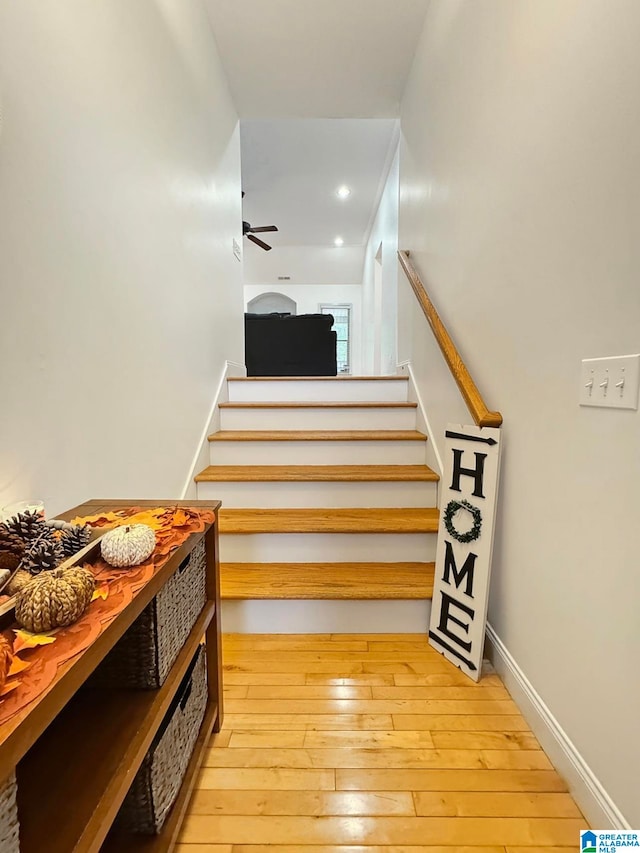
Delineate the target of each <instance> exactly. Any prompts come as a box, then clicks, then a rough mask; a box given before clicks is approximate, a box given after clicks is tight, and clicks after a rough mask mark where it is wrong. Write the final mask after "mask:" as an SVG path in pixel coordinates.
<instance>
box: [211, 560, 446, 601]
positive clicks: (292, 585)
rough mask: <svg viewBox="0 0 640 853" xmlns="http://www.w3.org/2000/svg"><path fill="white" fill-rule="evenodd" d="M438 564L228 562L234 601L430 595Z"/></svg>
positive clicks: (227, 594)
mask: <svg viewBox="0 0 640 853" xmlns="http://www.w3.org/2000/svg"><path fill="white" fill-rule="evenodd" d="M433 575H434V563H222V564H221V566H220V585H221V596H222V598H223V599H225V600H231V599H236V600H237V599H258V598H259V599H306V598H317V599H321V598H322V599H345V598H346V599H427V598H431V597H432V595H433Z"/></svg>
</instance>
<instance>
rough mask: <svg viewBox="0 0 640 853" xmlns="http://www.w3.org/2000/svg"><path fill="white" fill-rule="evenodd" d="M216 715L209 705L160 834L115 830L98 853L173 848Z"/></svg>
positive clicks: (161, 851)
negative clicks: (139, 833) (136, 833)
mask: <svg viewBox="0 0 640 853" xmlns="http://www.w3.org/2000/svg"><path fill="white" fill-rule="evenodd" d="M217 716H218V709H217V708H216V707H215V706H212V707H211V708H209V710H208V711H207V714H206V716H205V718H204V720H203V721H202V726H201V728H200V734H199V735H198V740H197V741H196V745H195V747H194V750H193V753H192V755H191V760H190V761H189V765H188V767H187V772H186V773H185V777H184V780H183V782H182V787H181V788H180V793H179V794H178V797H177V799H176V801H175V803H174V804H173V807H172V809H171V812H170V813H169V817H168V818H167V820H166V822H165V824H164V826H163V827H162V832H161V833H160V834H159V835H131V834H127V833H123V832H118V831H116V830H114V831H112V832H111V833H109V836H108V838H107V840H106V841H105V843H104V845H103V847H102V849H101V853H125V851H126V853H167V851H169V850H171V849H172V848H173V845H174V844H175V842H176V841H177V837H178V834H179V832H180V826H181V824H182V821H183V819H184V816H185V813H186V811H187V806H188V805H189V799H190V798H191V794H192V792H193V788H194V786H195V783H196V778H197V775H198V771H199V769H200V764H201V763H202V758H203V756H204V753H205V751H206V750H207V748H208V746H209V740H210V739H211V732H212V730H213V726H214V725H215V722H216V718H217Z"/></svg>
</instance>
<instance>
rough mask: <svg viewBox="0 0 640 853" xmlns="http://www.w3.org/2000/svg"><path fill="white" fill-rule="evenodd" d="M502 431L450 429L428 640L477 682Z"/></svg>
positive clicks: (446, 447) (481, 648)
mask: <svg viewBox="0 0 640 853" xmlns="http://www.w3.org/2000/svg"><path fill="white" fill-rule="evenodd" d="M500 432H501V431H500V430H499V429H488V428H486V427H485V428H480V427H476V426H460V425H456V424H449V425H448V426H447V429H446V432H445V437H446V442H445V458H444V476H443V479H442V486H443V488H442V500H441V502H440V527H439V530H438V548H437V552H436V571H435V583H434V589H433V601H432V605H431V624H430V626H429V639H430V641H431V645H432V646H433V647H434V648H435V649H437V651H439V652H441V653H442V654H443V655H444V656H445V657H446V658H447V659H448V660H450V661H451V663H454V664H455V665H456V666H457V667H459V668H460V669H461V670H462V671H463V672H464V673H466V674H467V675H468V676H469V677H470V678H472V679H473V680H474V681H478V680H479V678H480V675H481V670H482V653H483V649H484V631H485V624H486V621H487V605H488V602H489V577H490V574H491V551H492V548H493V529H494V524H495V515H496V503H497V493H498V474H499V468H500Z"/></svg>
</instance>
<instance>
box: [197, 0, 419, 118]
mask: <svg viewBox="0 0 640 853" xmlns="http://www.w3.org/2000/svg"><path fill="white" fill-rule="evenodd" d="M428 2H429V0H206V4H207V7H208V10H209V15H210V18H211V23H212V27H213V31H214V35H215V37H216V40H217V42H218V48H219V50H220V54H221V56H222V61H223V64H224V66H225V69H226V72H227V76H228V78H229V84H230V87H231V92H232V94H233V97H234V100H235V104H236V108H237V110H238V112H239V114H240V116H241V118H275V117H289V118H387V117H393V116H397V115H398V114H399V104H400V99H401V97H402V92H403V89H404V85H405V81H406V78H407V74H408V71H409V67H410V65H411V62H412V60H413V55H414V52H415V48H416V44H417V42H418V39H419V37H420V33H421V31H422V25H423V21H424V17H425V14H426V9H427V5H428Z"/></svg>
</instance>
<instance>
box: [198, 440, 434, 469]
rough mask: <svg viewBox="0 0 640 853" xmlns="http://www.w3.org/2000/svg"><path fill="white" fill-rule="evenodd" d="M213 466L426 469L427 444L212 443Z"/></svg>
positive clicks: (385, 442)
mask: <svg viewBox="0 0 640 853" xmlns="http://www.w3.org/2000/svg"><path fill="white" fill-rule="evenodd" d="M209 457H210V461H211V464H212V465H424V464H425V460H426V442H424V441H211V442H209Z"/></svg>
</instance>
